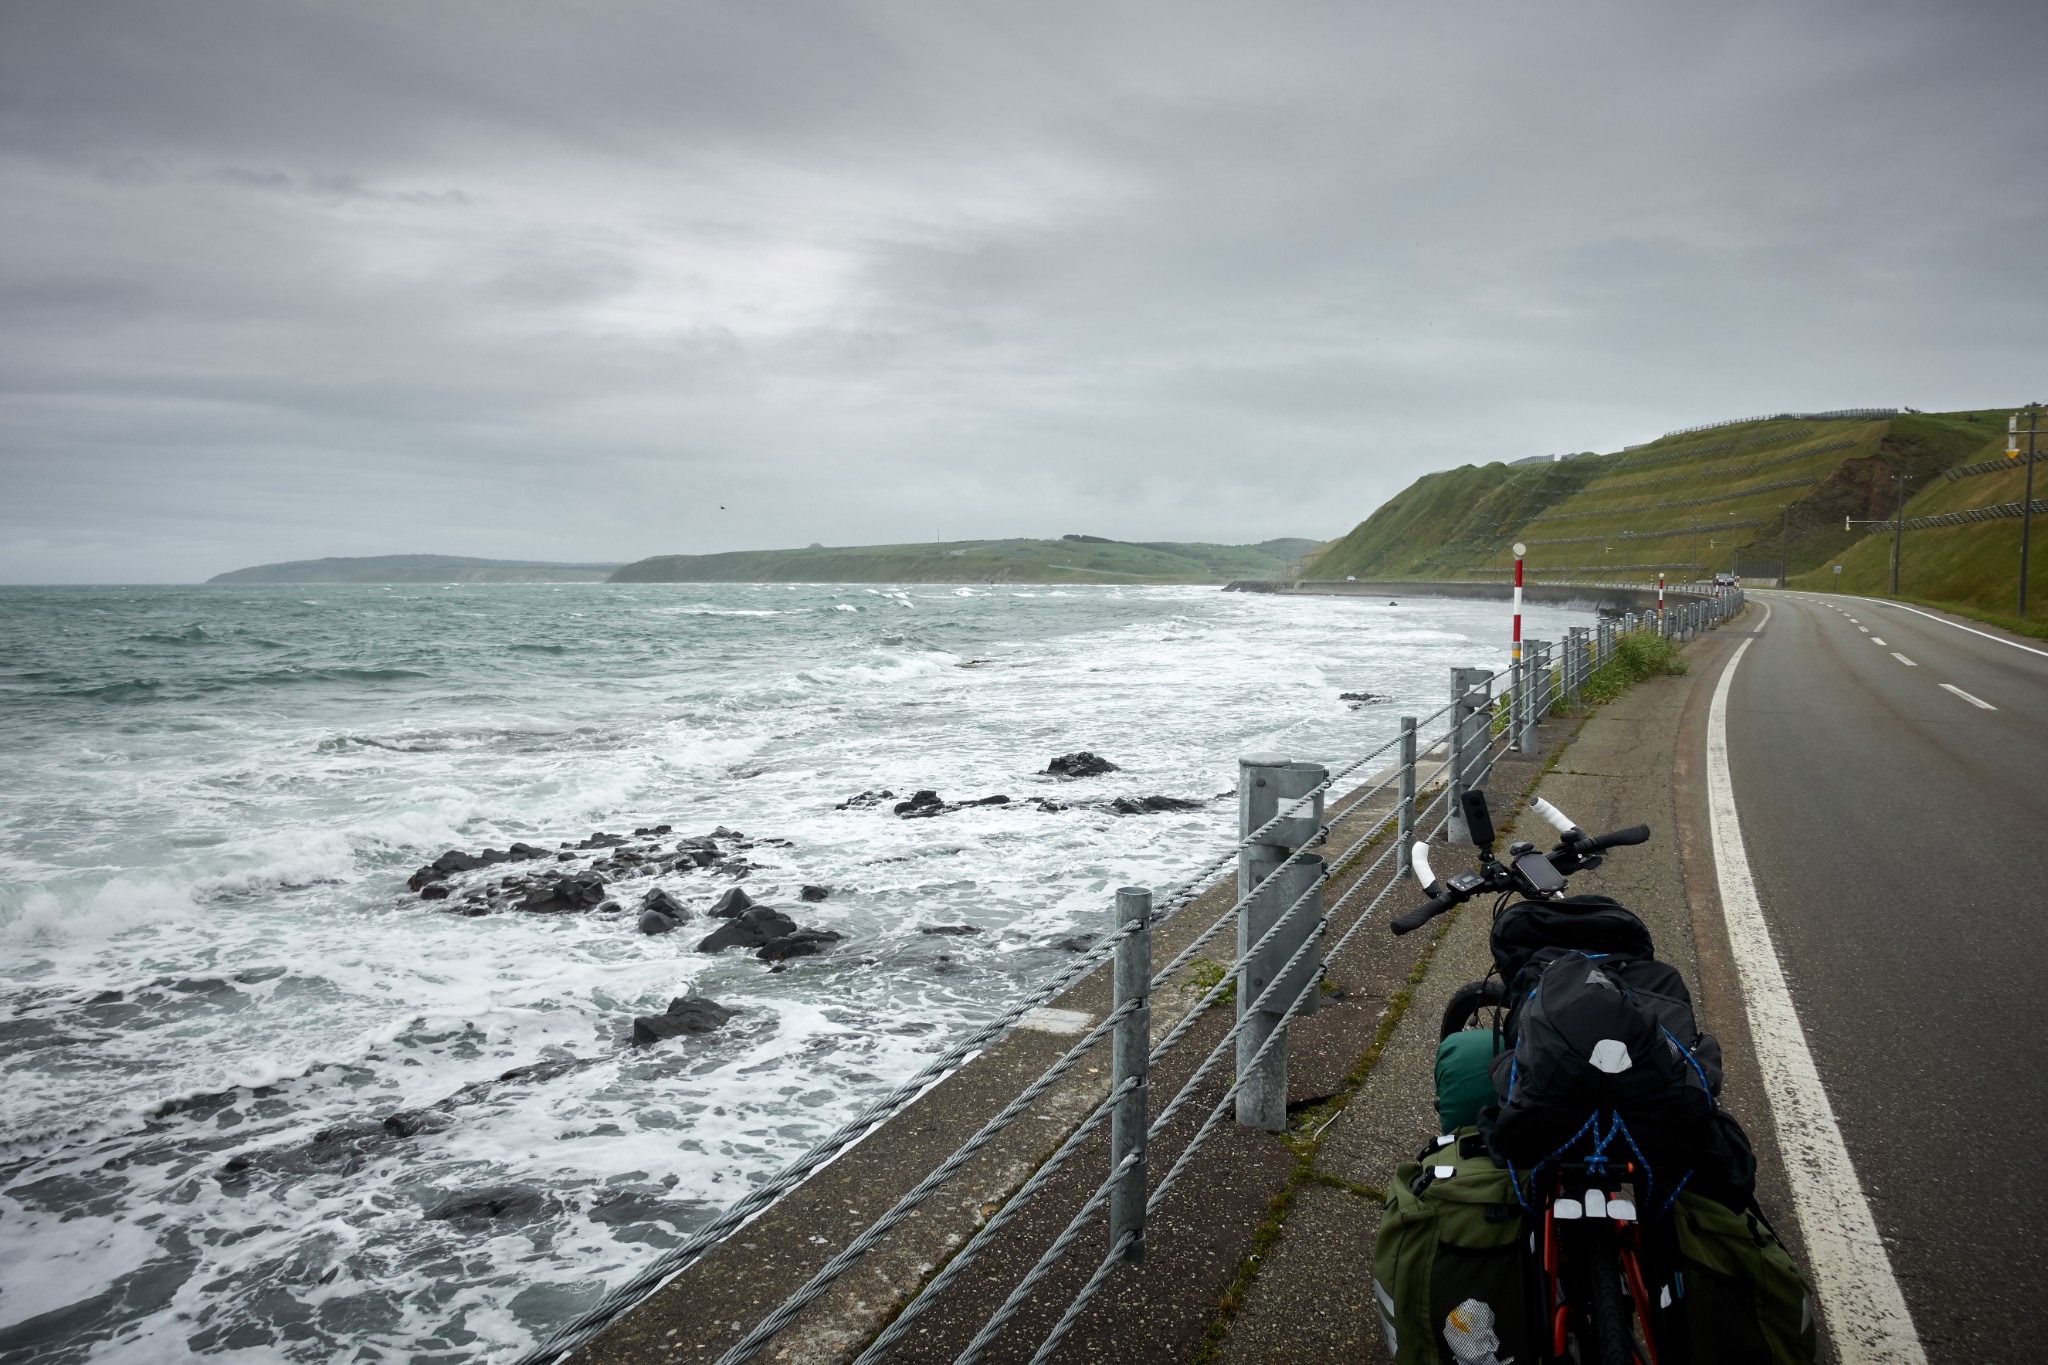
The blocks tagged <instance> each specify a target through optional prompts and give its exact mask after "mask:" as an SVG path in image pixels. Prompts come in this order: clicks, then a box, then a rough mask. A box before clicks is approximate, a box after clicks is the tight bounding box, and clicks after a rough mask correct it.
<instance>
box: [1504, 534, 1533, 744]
mask: <svg viewBox="0 0 2048 1365" xmlns="http://www.w3.org/2000/svg"><path fill="white" fill-rule="evenodd" d="M1528 553H1529V547H1528V546H1526V545H1524V544H1522V542H1520V541H1519V540H1518V541H1516V542H1515V639H1514V647H1515V661H1514V662H1513V663H1512V664H1510V665H1508V747H1509V748H1510V749H1519V748H1521V747H1522V733H1523V732H1522V726H1523V723H1524V721H1525V719H1526V716H1527V712H1528V706H1529V680H1528V677H1527V676H1526V674H1525V673H1524V671H1523V668H1522V556H1523V555H1526V554H1528Z"/></svg>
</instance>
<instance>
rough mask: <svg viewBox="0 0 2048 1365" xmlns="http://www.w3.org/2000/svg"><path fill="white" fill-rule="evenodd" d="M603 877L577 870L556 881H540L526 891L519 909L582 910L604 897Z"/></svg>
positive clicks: (544, 910)
mask: <svg viewBox="0 0 2048 1365" xmlns="http://www.w3.org/2000/svg"><path fill="white" fill-rule="evenodd" d="M604 888H605V880H604V878H603V877H602V876H601V875H599V874H598V873H596V872H578V873H575V874H574V875H572V876H568V877H564V878H562V879H561V880H560V881H556V882H542V883H540V884H539V885H537V886H534V887H532V888H531V889H530V890H528V891H527V893H526V898H525V899H524V900H522V901H521V902H520V903H519V908H520V909H521V910H538V911H543V912H546V911H560V910H582V909H585V908H587V907H589V906H593V905H596V904H598V903H599V902H600V901H602V900H603V899H604Z"/></svg>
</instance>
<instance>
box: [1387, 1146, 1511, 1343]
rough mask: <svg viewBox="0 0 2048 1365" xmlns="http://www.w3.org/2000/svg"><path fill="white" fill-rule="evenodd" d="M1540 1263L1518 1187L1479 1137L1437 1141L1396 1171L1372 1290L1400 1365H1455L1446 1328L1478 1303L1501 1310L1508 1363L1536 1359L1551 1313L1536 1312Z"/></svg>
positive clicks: (1499, 1328)
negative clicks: (1457, 1313) (1454, 1315)
mask: <svg viewBox="0 0 2048 1365" xmlns="http://www.w3.org/2000/svg"><path fill="white" fill-rule="evenodd" d="M1438 1144H1441V1145H1438ZM1532 1259H1533V1258H1532V1254H1531V1252H1530V1247H1529V1228H1528V1226H1527V1225H1526V1224H1525V1223H1524V1222H1523V1219H1522V1209H1521V1206H1520V1205H1519V1204H1518V1203H1517V1202H1516V1200H1515V1189H1514V1184H1513V1182H1512V1181H1511V1179H1510V1178H1509V1176H1508V1173H1507V1171H1506V1169H1505V1168H1503V1167H1501V1166H1497V1165H1495V1164H1494V1161H1493V1158H1492V1157H1491V1156H1489V1155H1488V1154H1487V1151H1486V1142H1485V1140H1484V1139H1483V1138H1481V1137H1480V1136H1479V1131H1478V1129H1476V1128H1460V1129H1457V1130H1456V1131H1455V1132H1453V1133H1452V1134H1450V1136H1449V1140H1448V1141H1446V1140H1445V1139H1443V1138H1439V1139H1437V1141H1436V1143H1432V1144H1431V1145H1430V1146H1429V1147H1426V1148H1424V1149H1423V1150H1422V1152H1421V1153H1420V1154H1419V1155H1418V1156H1417V1157H1416V1159H1415V1160H1414V1161H1404V1162H1402V1163H1401V1164H1400V1165H1398V1166H1396V1167H1394V1180H1393V1185H1392V1187H1391V1188H1390V1189H1389V1190H1388V1192H1387V1209H1386V1212H1385V1213H1383V1214H1382V1215H1380V1231H1379V1237H1378V1239H1377V1240H1376V1241H1375V1242H1374V1243H1373V1255H1372V1290H1373V1296H1374V1298H1375V1299H1377V1300H1378V1302H1379V1312H1380V1328H1381V1330H1382V1331H1384V1332H1385V1333H1386V1337H1387V1353H1388V1354H1389V1355H1391V1356H1393V1358H1394V1360H1395V1363H1396V1365H1447V1363H1452V1365H1454V1360H1455V1358H1454V1357H1453V1356H1452V1355H1451V1352H1450V1347H1449V1346H1448V1345H1447V1344H1446V1342H1445V1340H1444V1335H1443V1329H1444V1321H1445V1319H1446V1318H1447V1317H1448V1316H1449V1315H1450V1314H1451V1312H1452V1310H1453V1309H1456V1308H1458V1307H1459V1306H1460V1305H1461V1304H1463V1303H1464V1302H1465V1301H1466V1300H1468V1299H1476V1300H1478V1301H1479V1302H1480V1303H1483V1304H1485V1305H1487V1306H1488V1307H1489V1308H1491V1309H1492V1310H1493V1331H1494V1333H1495V1334H1496V1335H1497V1336H1498V1337H1499V1338H1500V1346H1499V1348H1498V1355H1499V1357H1500V1358H1501V1359H1502V1360H1507V1359H1509V1358H1510V1357H1512V1358H1514V1359H1517V1360H1523V1361H1529V1360H1533V1359H1535V1358H1536V1346H1537V1345H1538V1344H1539V1342H1540V1338H1541V1323H1542V1314H1540V1313H1537V1312H1534V1311H1533V1309H1534V1306H1535V1294H1536V1276H1535V1267H1534V1266H1533V1264H1532Z"/></svg>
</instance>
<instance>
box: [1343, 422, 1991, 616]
mask: <svg viewBox="0 0 2048 1365" xmlns="http://www.w3.org/2000/svg"><path fill="white" fill-rule="evenodd" d="M2004 425H2005V413H2004V412H2003V411H2002V410H2001V411H1999V412H1995V413H1993V412H1978V413H1930V414H1921V413H1909V414H1901V415H1899V416H1894V417H1890V418H1875V419H1874V418H1850V419H1833V420H1825V419H1816V418H1778V419H1768V420H1760V421H1755V422H1745V423H1739V424H1735V425H1730V426H1724V427H1717V428H1713V429H1711V430H1707V431H1694V432H1688V433H1684V434H1679V435H1673V436H1667V437H1664V438H1662V439H1660V440H1657V441H1652V442H1650V443H1648V444H1647V445H1643V446H1638V447H1635V448H1632V449H1629V450H1624V451H1618V452H1615V453H1613V454H1607V455H1593V454H1587V455H1579V456H1573V457H1571V458H1569V459H1566V460H1563V461H1560V462H1558V463H1555V464H1548V465H1534V466H1523V467H1518V468H1517V467H1510V466H1507V465H1502V464H1491V465H1484V466H1470V465H1468V466H1465V467H1464V468H1462V469H1454V470H1446V471H1444V472H1442V473H1438V474H1429V475H1425V476H1424V477H1422V478H1421V479H1418V480H1417V481H1416V482H1415V483H1414V484H1413V485H1411V486H1410V487H1409V488H1407V489H1406V490H1404V491H1403V492H1402V493H1401V494H1399V495H1398V496H1396V497H1395V498H1394V499H1392V500H1391V501H1389V502H1388V503H1387V504H1386V505H1385V506H1383V507H1381V508H1380V509H1379V510H1378V511H1376V512H1374V513H1373V515H1372V516H1371V517H1369V518H1367V519H1366V521H1365V522H1363V523H1361V524H1360V525H1359V526H1358V527H1357V528H1356V529H1355V530H1353V531H1352V532H1351V533H1350V534H1349V535H1347V536H1345V537H1343V538H1342V539H1340V540H1336V541H1333V542H1331V544H1330V545H1329V546H1328V547H1326V548H1325V549H1324V551H1323V552H1322V553H1320V554H1319V555H1317V556H1316V557H1315V558H1314V559H1312V560H1311V561H1310V563H1309V564H1308V566H1307V569H1306V573H1307V575H1308V576H1310V577H1314V578H1342V577H1344V576H1346V575H1355V576H1357V577H1360V578H1367V577H1373V578H1383V577H1413V578H1497V577H1499V576H1501V575H1504V574H1506V573H1508V572H1510V571H1511V568H1512V563H1513V554H1512V551H1511V549H1510V547H1511V546H1512V545H1513V544H1514V543H1515V542H1516V541H1518V540H1519V541H1523V542H1526V543H1527V545H1528V546H1529V566H1530V570H1531V572H1532V573H1534V574H1537V575H1540V576H1542V577H1545V578H1549V579H1553V580H1555V579H1558V578H1615V579H1630V578H1647V577H1649V576H1652V575H1655V574H1657V573H1659V572H1662V573H1665V574H1668V575H1671V576H1673V577H1674V578H1677V579H1684V578H1688V577H1691V576H1692V575H1694V574H1695V573H1698V574H1702V575H1704V574H1711V573H1713V572H1714V571H1716V570H1717V569H1720V570H1725V569H1727V568H1729V567H1730V565H1731V564H1732V563H1735V562H1738V561H1739V562H1748V563H1754V562H1758V561H1768V562H1772V563H1776V562H1778V561H1779V560H1780V559H1781V558H1783V559H1785V560H1787V561H1788V562H1789V564H1790V567H1791V572H1792V573H1793V574H1794V575H1797V574H1799V573H1800V572H1802V571H1803V570H1811V569H1816V568H1820V567H1822V566H1824V565H1826V564H1827V563H1828V562H1829V561H1830V560H1831V559H1832V558H1833V557H1834V556H1835V555H1837V554H1840V553H1841V552H1842V551H1843V550H1845V549H1846V548H1848V546H1849V545H1850V544H1851V543H1852V542H1854V541H1855V540H1857V539H1860V538H1862V537H1864V536H1867V535H1868V534H1869V533H1868V531H1867V530H1864V529H1860V528H1859V530H1858V531H1857V532H1856V533H1855V534H1854V535H1850V536H1845V535H1844V534H1843V533H1842V530H1841V527H1842V519H1843V517H1845V516H1848V517H1856V518H1870V517H1885V516H1888V515H1890V513H1891V511H1892V507H1893V499H1894V497H1895V491H1894V490H1895V485H1894V484H1893V483H1892V477H1893V475H1894V474H1905V475H1906V476H1908V477H1909V478H1910V479H1911V480H1912V486H1914V487H1924V486H1925V485H1926V484H1927V483H1928V481H1929V480H1930V479H1936V478H1938V475H1939V472H1940V471H1941V470H1942V469H1944V468H1947V467H1949V466H1951V465H1955V464H1958V463H1963V462H1965V461H1966V460H1968V459H1972V458H1981V455H1979V454H1978V452H1980V451H1981V450H1983V449H1984V448H1986V446H1987V444H1988V445H1992V446H1998V445H2002V440H2003V436H2002V433H2003V431H2004Z"/></svg>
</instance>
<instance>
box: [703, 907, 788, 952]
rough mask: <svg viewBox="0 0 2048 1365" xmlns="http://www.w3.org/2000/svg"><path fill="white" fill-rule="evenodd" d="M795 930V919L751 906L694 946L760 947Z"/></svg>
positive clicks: (706, 949)
mask: <svg viewBox="0 0 2048 1365" xmlns="http://www.w3.org/2000/svg"><path fill="white" fill-rule="evenodd" d="M795 932H796V921H795V920H793V919H791V918H790V917H789V916H788V915H785V914H783V913H782V912H781V911H780V910H777V909H775V908H774V907H772V906H767V905H751V906H748V907H747V908H746V909H745V910H743V911H741V912H740V915H739V917H738V918H737V919H730V920H727V921H726V922H725V923H724V924H722V925H720V926H719V927H718V928H717V929H716V930H714V931H713V932H712V933H710V934H709V935H707V936H706V937H705V938H704V940H703V941H702V942H701V943H699V944H698V945H697V951H698V952H700V953H716V952H722V951H724V950H725V949H727V948H762V947H766V946H767V945H768V944H770V943H772V942H774V941H775V940H776V939H778V938H783V937H785V936H787V935H789V934H793V933H795Z"/></svg>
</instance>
